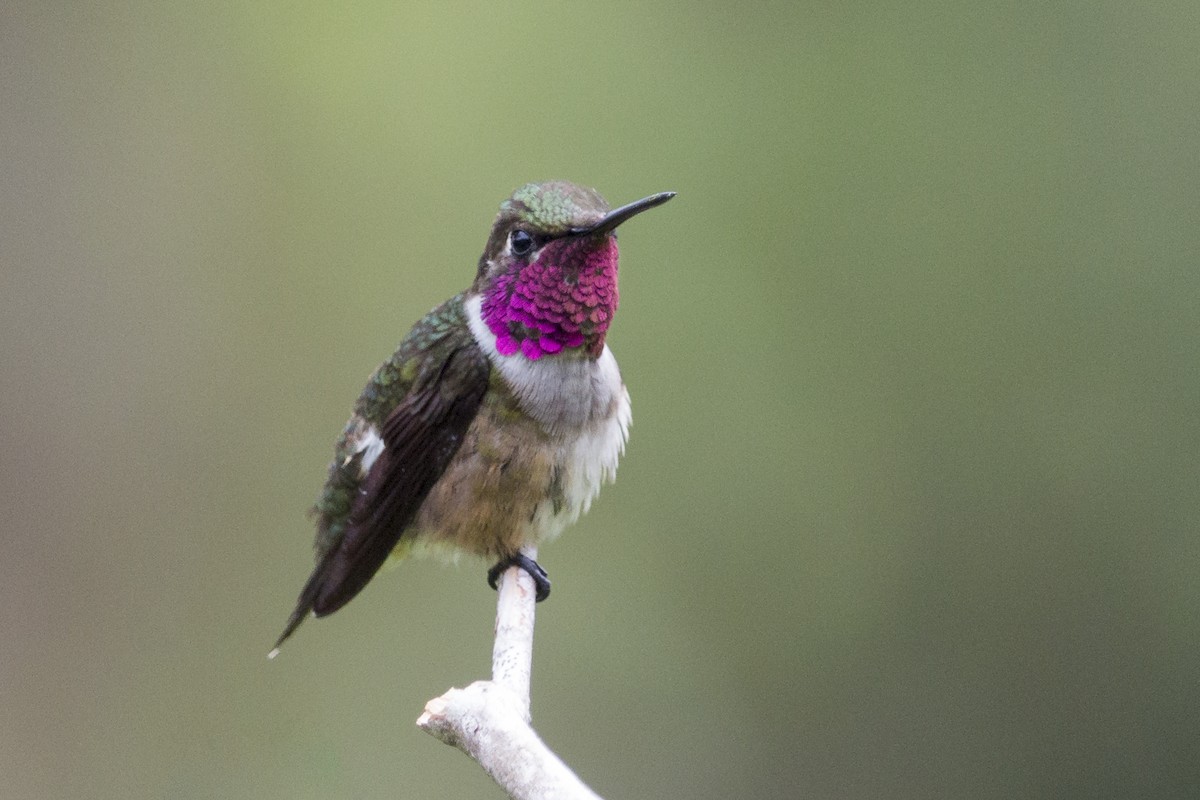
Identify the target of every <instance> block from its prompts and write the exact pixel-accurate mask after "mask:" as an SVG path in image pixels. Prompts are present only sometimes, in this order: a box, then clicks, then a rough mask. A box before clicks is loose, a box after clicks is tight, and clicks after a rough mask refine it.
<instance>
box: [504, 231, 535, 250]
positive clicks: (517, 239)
mask: <svg viewBox="0 0 1200 800" xmlns="http://www.w3.org/2000/svg"><path fill="white" fill-rule="evenodd" d="M508 243H509V245H511V246H512V251H513V255H518V256H527V255H529V253H530V251H531V250H533V237H532V236H530V235H529V232H528V231H513V232H512V233H511V234H510V235H509V237H508Z"/></svg>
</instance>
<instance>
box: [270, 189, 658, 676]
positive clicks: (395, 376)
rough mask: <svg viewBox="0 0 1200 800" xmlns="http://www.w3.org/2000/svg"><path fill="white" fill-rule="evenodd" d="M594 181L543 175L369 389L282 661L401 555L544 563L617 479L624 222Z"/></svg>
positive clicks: (340, 450) (518, 197)
mask: <svg viewBox="0 0 1200 800" xmlns="http://www.w3.org/2000/svg"><path fill="white" fill-rule="evenodd" d="M674 196H675V193H674V192H663V193H660V194H655V195H651V196H650V197H647V198H644V199H642V200H638V201H637V202H635V203H630V204H629V205H626V206H621V207H620V208H617V209H613V210H610V209H609V205H608V203H606V202H605V201H604V198H603V197H601V196H600V195H599V194H598V193H597V192H596V191H595V190H593V189H585V188H583V187H580V186H576V185H574V184H571V183H567V182H565V181H552V182H549V183H531V184H528V185H526V186H523V187H521V188H520V189H518V190H517V191H516V192H514V193H513V195H512V197H510V198H509V199H508V200H505V201H504V202H503V203H501V205H500V213H499V214H498V215H497V216H496V221H495V222H494V223H493V224H492V231H491V234H490V235H489V236H488V240H487V246H486V247H485V248H484V251H483V255H482V256H480V258H479V269H478V271H477V272H476V275H475V282H474V283H472V284H471V287H470V288H469V289H467V291H465V292H463V293H461V294H459V295H456V296H454V297H452V298H450V299H449V300H447V301H446V302H445V303H442V304H441V305H440V306H438V307H437V308H435V309H433V310H432V311H430V312H429V313H428V314H427V315H426V316H425V317H424V318H423V319H422V320H421V321H420V322H418V323H417V324H416V325H415V326H413V329H412V330H411V331H410V332H409V333H408V335H407V336H406V337H404V340H403V341H402V342H401V343H400V346H399V347H398V348H397V350H396V352H395V354H393V355H392V357H391V358H390V359H388V360H387V361H385V362H384V363H383V364H382V365H381V366H380V367H379V369H377V370H376V371H375V374H373V375H372V376H371V379H370V380H369V381H368V382H367V386H366V388H365V389H363V393H362V396H361V397H359V398H358V402H357V403H356V404H355V406H354V414H353V416H351V417H350V421H349V422H348V423H347V424H346V427H345V429H344V430H343V431H342V434H341V436H339V437H338V440H337V443H336V445H335V449H334V459H333V462H332V463H331V464H330V465H329V478H328V480H327V481H326V483H325V488H324V490H323V491H322V492H321V494H320V496H319V497H318V499H317V503H316V505H315V506H314V508H313V513H314V515H315V517H316V520H317V537H316V554H317V565H316V568H315V569H314V570H313V572H312V575H311V576H310V577H309V579H308V582H307V583H305V584H304V588H303V589H302V590H301V592H300V598H299V600H298V602H297V603H296V610H295V611H293V612H292V615H291V617H290V618H289V619H288V621H287V625H286V627H284V630H283V634H282V635H280V637H279V640H278V641H277V642H276V643H275V649H274V650H272V651H271V655H272V656H274V655H275V653H277V652H278V650H279V646H280V645H281V644H283V642H284V640H286V639H287V638H288V637H289V636H291V635H292V633H293V632H294V631H295V630H296V628H297V627H298V626H299V625H300V623H301V622H302V621H303V620H304V618H305V617H307V616H308V614H309V613H310V612H311V613H312V614H314V615H315V616H318V617H323V616H325V615H327V614H332V613H333V612H334V611H337V610H338V609H339V608H341V607H342V606H344V605H345V604H346V603H348V602H350V600H351V599H353V598H354V596H355V595H356V594H358V593H359V592H360V591H361V590H362V588H363V587H364V586H366V585H367V582H368V581H370V580H371V578H372V577H373V576H374V575H375V573H376V572H377V571H378V570H379V568H380V567H381V566H382V565H383V563H384V562H385V561H386V560H387V559H388V556H389V555H396V556H404V555H407V554H408V553H410V552H411V551H412V550H413V548H414V547H423V546H425V545H432V546H434V549H438V548H449V549H450V550H451V551H453V550H458V551H464V552H467V553H472V554H475V555H479V556H483V557H485V558H487V559H491V560H493V561H494V563H495V566H493V567H492V568H491V570H489V572H488V582H489V583H490V584H491V585H492V587H493V588H494V587H495V585H496V579H497V577H498V576H499V575H500V573H501V572H503V571H504V570H505V569H507V568H508V567H510V566H513V565H516V566H520V567H521V568H523V569H524V570H525V571H527V572H528V573H529V574H530V575H531V576H532V577H533V579H534V582H535V584H536V585H537V599H538V600H539V601H540V600H543V599H545V598H546V596H547V595H548V594H549V593H550V581H549V580H548V579H547V577H546V573H545V571H543V570H542V568H541V567H540V566H539V565H538V564H537V563H536V562H535V561H533V560H532V559H530V558H528V557H527V556H525V555H524V554H522V553H521V548H522V547H523V546H525V545H527V544H532V545H536V544H537V543H539V542H543V541H546V540H548V539H551V538H553V537H555V536H557V535H558V534H560V533H561V532H562V531H563V529H564V528H566V527H567V526H568V525H570V524H572V523H573V522H575V521H576V520H577V519H578V518H579V515H580V514H582V513H584V512H585V511H587V510H588V507H589V506H590V505H591V503H592V500H593V499H594V498H595V497H596V495H597V493H598V492H599V491H600V486H601V484H603V483H606V482H609V481H611V480H612V479H613V477H614V476H615V474H616V468H617V459H618V457H619V456H620V455H621V453H622V452H623V451H624V449H625V440H626V437H627V435H628V431H629V423H630V407H629V393H628V392H627V391H626V390H625V384H624V383H623V382H622V380H621V372H620V370H619V369H618V368H617V362H616V359H614V358H613V355H612V352H611V351H610V350H609V349H608V345H606V344H605V343H604V337H605V334H606V333H607V331H608V326H609V324H610V323H611V322H612V318H613V312H614V311H616V309H617V236H616V228H617V226H618V225H620V224H621V223H622V222H625V221H626V220H627V219H629V218H630V217H632V216H634V215H635V214H640V213H641V212H643V211H645V210H646V209H649V208H654V207H655V206H658V205H661V204H663V203H665V202H667V201H668V200H670V199H671V198H672V197H674Z"/></svg>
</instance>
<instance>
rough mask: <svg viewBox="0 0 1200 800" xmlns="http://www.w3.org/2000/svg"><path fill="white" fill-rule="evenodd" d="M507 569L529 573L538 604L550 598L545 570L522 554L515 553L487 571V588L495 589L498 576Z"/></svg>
mask: <svg viewBox="0 0 1200 800" xmlns="http://www.w3.org/2000/svg"><path fill="white" fill-rule="evenodd" d="M509 567H520V568H521V569H523V570H525V571H526V572H527V573H529V577H531V578H533V585H534V586H535V587H536V589H537V592H536V594H535V595H534V596H535V597H536V598H537V602H539V603H540V602H542V601H543V600H545V599H546V598H547V597H549V596H550V578H549V576H547V575H546V570H544V569H542V565H541V564H539V563H538V562H536V561H534V560H533V559H532V558H530V557H529V556H527V555H525V554H524V553H517V554H516V555H513V556H509V557H508V558H506V559H503V560H502V561H499V562H498V563H497V564H496V566H494V567H492V568H491V569H489V570H488V574H487V581H488V586H490V587H492V588H493V589H495V588H496V584H497V582H498V581H499V580H500V576H501V575H503V574H504V571H505V570H506V569H508V568H509Z"/></svg>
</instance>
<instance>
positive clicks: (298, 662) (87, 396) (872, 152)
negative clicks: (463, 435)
mask: <svg viewBox="0 0 1200 800" xmlns="http://www.w3.org/2000/svg"><path fill="white" fill-rule="evenodd" d="M551 177H563V178H568V179H572V180H576V181H579V182H582V183H586V184H589V185H593V186H596V187H597V188H599V189H600V190H601V191H602V192H603V193H604V194H605V195H606V196H607V197H608V198H609V200H611V201H612V202H614V203H622V202H627V201H629V200H633V199H635V198H638V197H641V196H643V195H646V194H649V193H651V192H656V191H662V190H667V189H672V190H676V191H678V192H679V196H678V198H677V199H676V200H675V201H673V202H672V203H671V204H670V205H668V206H666V207H664V208H662V209H660V210H657V211H654V212H653V213H651V214H648V215H646V216H644V217H641V218H639V219H638V220H636V221H635V222H634V223H632V224H630V225H629V226H628V227H627V228H625V229H623V231H624V232H623V234H622V245H623V252H624V259H623V262H622V284H621V289H622V305H621V310H620V313H619V315H618V317H617V321H616V324H615V326H614V328H613V331H612V335H611V337H610V342H611V344H612V346H613V349H614V351H615V352H616V353H617V355H618V357H619V358H620V362H621V365H622V368H623V371H624V375H625V378H626V381H627V383H628V384H629V386H630V388H631V391H632V394H633V397H634V409H635V411H634V429H633V435H632V440H631V443H630V447H629V450H628V452H627V454H626V458H625V460H624V462H623V464H622V468H621V475H620V479H619V481H618V482H617V483H616V484H615V485H614V486H612V487H609V488H608V489H607V490H606V491H605V492H604V494H603V495H602V496H601V498H600V500H599V502H598V503H597V505H596V506H595V507H594V509H593V511H592V513H591V514H590V515H589V516H588V517H586V518H585V519H584V520H583V521H582V522H581V523H580V524H579V525H578V526H577V527H576V528H574V529H573V530H572V531H570V532H569V533H568V534H567V535H566V536H565V537H564V538H563V539H562V540H561V541H559V542H557V543H555V544H553V545H551V546H548V547H546V548H544V549H543V551H542V561H543V563H544V564H546V566H547V567H548V568H549V570H550V572H551V574H552V576H553V578H554V581H555V594H554V597H553V599H552V601H551V602H549V603H548V604H546V605H545V606H544V607H542V608H541V609H539V613H538V628H537V654H536V660H535V665H534V673H535V674H534V721H535V724H536V725H537V727H538V729H539V730H540V732H541V733H542V734H543V735H544V737H545V738H546V739H547V740H548V742H549V743H551V745H552V746H553V747H554V748H556V749H557V750H558V751H559V752H560V753H561V754H562V755H563V757H564V758H565V759H566V760H567V762H568V763H570V764H571V765H572V766H573V767H574V768H575V769H576V770H577V771H578V772H579V773H580V775H581V776H582V777H583V778H584V779H585V780H587V781H588V782H589V783H590V784H592V785H593V786H594V787H595V788H596V789H597V791H599V792H600V793H601V794H603V795H605V796H608V797H613V798H617V797H695V798H728V797H757V798H799V797H831V798H877V797H891V798H932V797H941V798H962V797H972V798H993V797H994V798H1010V797H1047V798H1050V797H1054V798H1063V797H1139V798H1141V797H1182V796H1195V792H1196V791H1197V787H1198V786H1200V782H1198V776H1200V772H1198V770H1197V763H1200V762H1198V759H1200V655H1198V654H1200V647H1198V644H1197V641H1198V639H1200V622H1198V619H1200V577H1198V572H1200V538H1198V537H1197V532H1198V531H1197V528H1198V525H1197V523H1198V520H1200V483H1198V480H1200V479H1198V475H1200V321H1198V318H1197V308H1198V303H1200V277H1198V275H1197V267H1198V264H1200V225H1198V223H1200V6H1197V5H1196V4H1195V3H1194V2H1168V1H1167V0H1163V1H1161V2H1148V3H1112V2H1101V3H1095V2H1088V3H1083V2H1064V3H1052V4H1046V3H1041V2H1017V3H1008V4H1000V5H998V6H995V7H991V6H984V5H980V4H965V3H950V2H906V3H856V2H850V3H844V2H839V3H764V4H749V5H746V4H741V5H737V6H735V5H731V4H726V3H705V4H689V3H672V2H667V3H656V4H644V3H637V4H632V3H614V4H604V5H597V4H587V5H584V4H557V3H522V4H517V5H512V6H509V5H507V4H493V3H450V4H425V3H414V4H398V3H390V2H387V3H384V2H376V3H369V2H368V3H355V4H352V5H351V4H334V3H279V2H264V3H250V4H242V3H209V4H184V3H124V4H99V5H97V4H74V3H29V2H13V1H12V0H10V1H9V2H6V3H5V4H4V5H3V8H2V9H0V270H2V271H0V436H2V439H0V544H2V546H3V557H2V558H0V794H2V795H3V796H4V797H13V798H67V797H96V798H164V797H170V798H225V797H255V798H309V797H311V798H326V797H353V798H393V797H461V798H476V797H477V798H494V797H498V796H499V795H500V793H499V791H498V790H497V789H496V788H495V787H494V786H493V785H492V784H491V782H490V781H489V779H488V778H487V777H486V776H485V775H484V774H483V773H482V772H481V771H480V770H479V769H478V768H477V767H476V766H475V765H474V764H472V763H471V762H469V761H468V760H467V759H465V758H464V757H463V756H462V755H460V754H459V753H458V752H457V751H454V750H452V749H450V748H447V747H445V746H444V745H442V744H439V743H438V742H436V741H434V740H433V739H431V738H430V737H428V736H426V735H424V734H422V733H420V732H419V731H418V730H417V729H416V728H415V727H414V725H413V721H414V720H415V718H416V717H417V715H418V714H419V713H420V711H421V708H422V706H423V704H424V703H425V701H426V700H428V699H429V698H431V697H434V696H436V695H438V694H441V693H442V692H443V691H444V690H445V689H446V688H448V687H449V686H451V685H463V684H465V683H467V682H470V681H472V680H475V679H477V678H481V677H485V676H486V675H487V673H488V668H489V658H490V646H491V626H492V621H493V613H494V596H493V594H492V593H491V592H490V591H488V590H487V588H486V586H485V585H484V581H483V567H484V565H482V564H475V563H462V564H459V565H458V566H449V567H447V566H441V565H439V564H437V563H435V562H418V563H410V564H405V565H403V566H402V567H400V568H399V569H397V570H394V571H393V572H391V573H389V574H386V575H383V576H382V578H381V579H379V580H377V581H376V582H374V583H373V584H372V585H371V586H370V587H369V588H368V590H367V591H366V592H365V593H364V595H363V596H362V597H361V598H360V599H359V600H357V601H356V602H354V603H353V604H352V605H351V606H349V607H348V608H347V609H346V610H345V611H343V612H341V613H339V614H337V615H336V616H334V617H332V618H330V619H329V620H325V621H321V622H319V623H316V624H313V623H309V624H306V625H305V626H304V627H303V628H302V629H301V630H300V631H299V633H298V635H297V637H296V638H295V639H294V640H293V641H292V642H291V643H290V644H289V646H288V647H287V648H286V649H285V650H284V653H283V655H282V656H281V657H280V658H279V659H278V660H276V661H275V662H268V661H267V660H266V659H265V657H264V656H265V654H266V651H267V649H268V648H269V646H270V644H271V642H272V641H273V639H274V637H275V636H276V634H277V633H278V631H279V629H280V627H281V625H282V623H283V621H284V618H285V616H286V615H287V613H288V611H289V610H290V608H291V604H292V602H293V600H294V597H295V595H296V593H297V591H298V589H299V587H300V584H301V583H302V581H303V579H304V578H305V576H306V575H307V572H308V569H309V567H310V564H311V551H310V541H311V539H310V537H311V525H310V523H309V521H308V520H307V519H306V518H305V515H304V512H305V509H306V508H307V507H308V505H309V504H310V503H311V502H312V500H313V498H314V496H315V493H316V491H317V489H318V487H319V485H320V483H321V481H322V479H323V475H324V470H325V466H326V463H327V460H328V458H329V457H330V453H331V446H332V441H333V438H334V436H335V435H336V434H337V432H338V431H339V430H340V427H341V425H342V424H343V422H344V420H345V417H346V415H347V413H348V411H349V408H350V405H351V402H352V401H353V399H354V398H355V397H356V396H357V393H358V391H359V389H360V388H361V386H362V383H363V381H364V380H365V378H366V376H367V375H368V374H369V373H370V372H371V370H372V369H373V368H374V367H375V365H376V364H377V363H378V362H379V361H380V360H382V359H383V358H384V357H385V356H387V355H388V354H389V353H390V352H391V350H392V348H393V347H394V346H395V344H396V343H397V342H398V341H399V339H400V337H401V336H402V335H403V334H404V332H405V331H406V330H407V329H408V327H409V326H410V325H411V324H412V322H413V321H415V320H416V319H417V318H418V317H419V316H420V315H422V314H423V313H425V311H427V310H428V309H429V308H431V307H432V306H434V305H435V304H436V303H438V302H440V301H441V300H442V299H444V298H445V297H448V296H449V295H451V294H453V293H454V292H456V291H458V290H460V289H461V288H462V287H464V286H465V285H466V284H467V283H468V282H469V280H470V279H471V277H472V275H473V270H474V265H475V261H476V259H477V257H478V253H479V251H480V250H481V248H482V246H483V242H484V239H485V236H486V233H487V229H488V226H489V225H490V223H491V220H492V217H493V215H494V213H495V209H496V206H497V204H498V203H499V201H500V200H501V199H503V198H504V197H505V196H507V195H508V193H509V192H510V191H511V190H512V189H513V188H514V187H516V186H518V185H520V184H522V183H524V182H526V181H528V180H535V179H545V178H551Z"/></svg>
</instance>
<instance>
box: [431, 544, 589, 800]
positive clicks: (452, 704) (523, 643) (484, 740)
mask: <svg viewBox="0 0 1200 800" xmlns="http://www.w3.org/2000/svg"><path fill="white" fill-rule="evenodd" d="M525 554H526V555H528V556H529V557H530V558H536V557H537V550H536V549H532V548H530V549H527V550H526V551H525ZM535 592H536V589H535V587H534V583H533V579H532V578H530V577H529V575H527V574H526V573H525V571H524V570H522V569H520V568H518V567H513V568H511V569H509V570H507V571H506V572H505V573H504V575H503V576H502V577H501V579H500V587H499V597H498V598H497V601H496V641H495V644H494V645H493V648H492V680H490V681H476V682H475V683H472V684H471V685H470V686H468V687H467V688H465V689H451V690H450V691H448V692H446V693H445V694H444V695H442V696H441V697H436V698H434V699H433V700H430V701H429V702H428V703H426V704H425V713H424V714H422V715H421V716H420V718H419V719H417V727H419V728H421V730H423V731H425V732H426V733H429V734H431V735H432V736H435V737H437V738H438V739H440V740H441V741H443V742H445V743H446V744H449V745H453V746H455V747H457V748H458V749H459V750H462V751H463V752H464V753H466V754H467V755H469V756H470V757H471V758H473V759H475V760H476V761H477V762H479V765H480V766H481V767H483V769H484V771H485V772H487V774H488V775H490V776H492V780H494V781H496V783H497V784H499V785H500V788H502V789H504V791H506V792H507V793H508V795H509V797H512V798H514V800H549V798H555V799H556V800H576V799H578V800H601V798H600V797H599V795H597V794H596V793H595V792H593V791H592V790H591V789H589V788H588V787H587V786H586V785H585V784H584V783H583V781H581V780H579V778H578V777H577V776H576V775H575V773H574V772H572V771H571V769H570V768H569V767H568V766H567V765H566V764H564V763H563V761H562V759H560V758H559V757H558V756H556V755H555V754H554V753H553V752H552V751H551V750H550V748H548V747H547V746H546V744H545V742H543V741H542V740H541V738H540V737H538V735H537V733H536V732H535V731H534V730H533V728H532V727H530V725H529V720H530V714H529V683H530V671H531V668H532V664H533V618H534V607H535V599H534V598H535Z"/></svg>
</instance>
